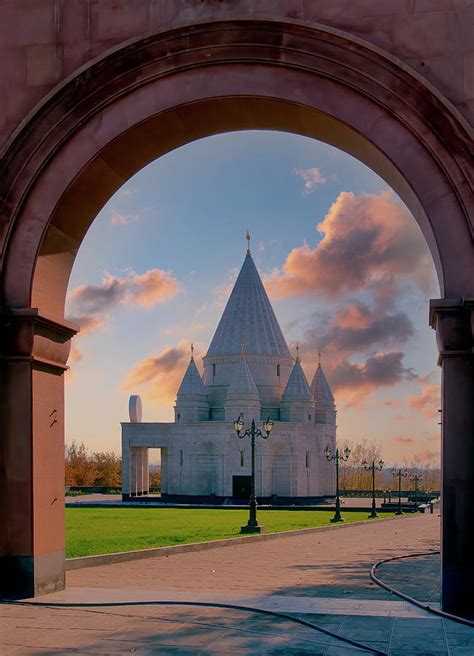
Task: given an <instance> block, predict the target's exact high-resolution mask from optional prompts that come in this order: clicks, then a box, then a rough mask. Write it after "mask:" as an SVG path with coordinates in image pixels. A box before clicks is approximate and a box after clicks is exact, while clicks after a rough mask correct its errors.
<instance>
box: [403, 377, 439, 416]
mask: <svg viewBox="0 0 474 656" xmlns="http://www.w3.org/2000/svg"><path fill="white" fill-rule="evenodd" d="M408 403H409V404H410V406H411V407H412V408H413V409H415V410H417V411H419V412H422V413H423V415H424V416H425V417H427V418H428V419H434V418H435V417H439V413H438V409H439V407H440V404H441V390H440V387H439V385H426V386H425V387H423V388H422V390H421V392H420V393H419V394H416V395H413V396H409V397H408Z"/></svg>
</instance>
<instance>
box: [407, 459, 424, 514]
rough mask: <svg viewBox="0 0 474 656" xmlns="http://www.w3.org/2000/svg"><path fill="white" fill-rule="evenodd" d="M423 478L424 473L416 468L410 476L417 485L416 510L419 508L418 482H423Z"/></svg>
mask: <svg viewBox="0 0 474 656" xmlns="http://www.w3.org/2000/svg"><path fill="white" fill-rule="evenodd" d="M422 480H423V475H422V474H418V473H417V471H416V469H415V473H414V474H412V475H411V476H410V481H412V482H413V483H414V485H415V510H418V483H421V482H422Z"/></svg>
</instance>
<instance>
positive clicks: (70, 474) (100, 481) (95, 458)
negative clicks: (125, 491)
mask: <svg viewBox="0 0 474 656" xmlns="http://www.w3.org/2000/svg"><path fill="white" fill-rule="evenodd" d="M65 484H66V485H74V486H76V485H77V486H80V487H90V486H94V487H95V486H97V487H119V486H120V485H121V484H122V459H121V458H120V457H119V456H118V455H116V454H115V453H113V451H94V452H93V453H90V452H89V451H88V450H87V448H86V446H85V445H84V443H82V442H81V444H77V443H76V441H75V440H73V441H72V443H71V444H69V445H66V455H65Z"/></svg>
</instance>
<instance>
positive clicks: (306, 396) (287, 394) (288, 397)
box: [282, 356, 312, 403]
mask: <svg viewBox="0 0 474 656" xmlns="http://www.w3.org/2000/svg"><path fill="white" fill-rule="evenodd" d="M294 399H301V400H308V401H309V400H311V399H312V394H311V390H310V388H309V385H308V381H307V380H306V376H305V374H304V371H303V367H302V366H301V361H300V359H299V356H297V357H296V360H295V364H294V365H293V369H292V370H291V374H290V377H289V379H288V382H287V384H286V387H285V391H284V392H283V397H282V402H283V403H284V402H285V401H292V400H294Z"/></svg>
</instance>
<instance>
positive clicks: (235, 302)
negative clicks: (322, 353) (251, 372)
mask: <svg viewBox="0 0 474 656" xmlns="http://www.w3.org/2000/svg"><path fill="white" fill-rule="evenodd" d="M247 234H248V233H247ZM242 339H243V340H244V341H245V345H246V352H247V353H248V354H252V355H276V356H281V357H287V358H289V357H291V356H290V352H289V351H288V346H287V345H286V342H285V338H284V337H283V333H282V332H281V328H280V326H279V325H278V321H277V319H276V317H275V313H274V312H273V308H272V306H271V304H270V301H269V299H268V296H267V293H266V291H265V288H264V286H263V284H262V281H261V279H260V276H259V274H258V271H257V268H256V266H255V263H254V261H253V259H252V255H251V253H250V249H248V250H247V255H246V256H245V260H244V263H243V265H242V268H241V270H240V273H239V275H238V277H237V280H236V282H235V285H234V288H233V290H232V293H231V295H230V297H229V300H228V301H227V305H226V307H225V310H224V313H223V314H222V317H221V320H220V321H219V325H218V326H217V330H216V332H215V334H214V337H213V338H212V342H211V344H210V346H209V350H208V352H207V357H212V356H216V355H237V354H238V353H239V352H240V343H241V341H242Z"/></svg>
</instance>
